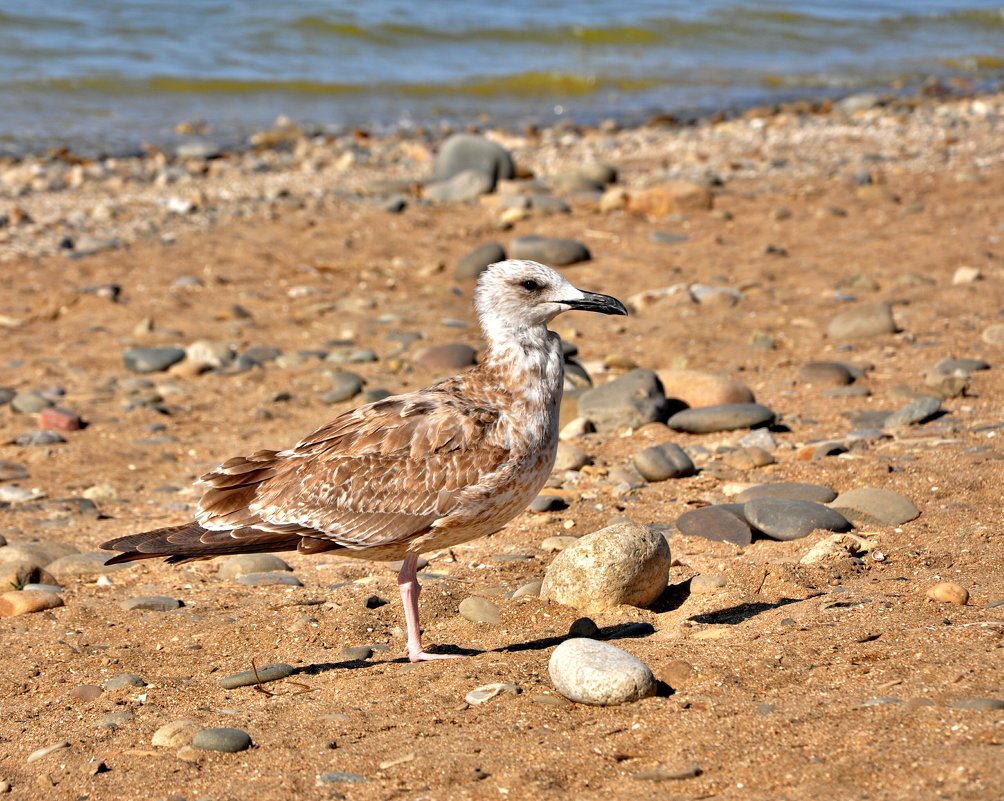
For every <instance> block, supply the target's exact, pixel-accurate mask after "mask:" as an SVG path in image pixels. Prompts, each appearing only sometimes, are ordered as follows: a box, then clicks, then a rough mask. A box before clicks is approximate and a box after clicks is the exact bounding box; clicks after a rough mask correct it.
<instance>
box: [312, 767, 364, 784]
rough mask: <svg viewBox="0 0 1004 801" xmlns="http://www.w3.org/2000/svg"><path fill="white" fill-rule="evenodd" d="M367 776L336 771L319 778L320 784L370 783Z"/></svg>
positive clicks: (323, 774)
mask: <svg viewBox="0 0 1004 801" xmlns="http://www.w3.org/2000/svg"><path fill="white" fill-rule="evenodd" d="M368 781H369V779H367V778H366V777H365V776H363V775H362V774H359V773H348V772H346V771H343V770H336V771H332V772H330V773H322V774H321V775H320V776H318V777H317V783H318V784H353V783H355V782H368Z"/></svg>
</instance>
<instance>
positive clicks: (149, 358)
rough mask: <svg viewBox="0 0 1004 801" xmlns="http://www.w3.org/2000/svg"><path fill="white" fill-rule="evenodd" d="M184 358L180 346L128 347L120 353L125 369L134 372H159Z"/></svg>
mask: <svg viewBox="0 0 1004 801" xmlns="http://www.w3.org/2000/svg"><path fill="white" fill-rule="evenodd" d="M184 358H185V351H184V350H183V349H182V348H170V347H169V348H129V349H128V350H127V351H125V352H124V353H123V354H122V362H123V363H124V364H125V367H126V369H127V370H131V371H132V372H134V373H159V372H163V371H164V370H166V369H167V368H168V367H170V366H171V365H172V364H177V363H178V362H180V361H181V360H182V359H184Z"/></svg>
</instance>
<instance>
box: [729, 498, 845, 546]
mask: <svg viewBox="0 0 1004 801" xmlns="http://www.w3.org/2000/svg"><path fill="white" fill-rule="evenodd" d="M743 515H744V516H745V517H746V520H747V522H749V524H750V525H751V526H753V527H754V528H755V529H757V530H758V531H761V532H763V533H764V534H766V535H767V536H768V537H771V538H773V539H775V540H797V539H801V538H802V537H806V536H808V535H809V534H811V533H812V532H813V531H816V530H817V529H823V530H825V531H847V530H849V529H850V528H851V524H850V523H849V522H848V521H847V519H846V518H845V517H844V516H843V515H842V514H840V513H839V512H836V511H834V510H833V509H828V508H827V507H825V506H823V505H822V504H818V503H813V502H812V501H793V500H791V499H789V498H754V499H753V500H752V501H748V502H747V503H746V505H745V506H743Z"/></svg>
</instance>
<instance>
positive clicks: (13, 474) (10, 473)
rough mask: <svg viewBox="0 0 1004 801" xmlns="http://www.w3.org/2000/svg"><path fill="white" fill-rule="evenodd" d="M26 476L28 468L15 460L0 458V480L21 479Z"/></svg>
mask: <svg viewBox="0 0 1004 801" xmlns="http://www.w3.org/2000/svg"><path fill="white" fill-rule="evenodd" d="M26 478H28V469H27V468H26V467H25V466H24V465H21V464H18V463H17V462H8V461H6V460H0V481H22V480H24V479H26Z"/></svg>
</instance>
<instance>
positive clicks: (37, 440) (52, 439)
mask: <svg viewBox="0 0 1004 801" xmlns="http://www.w3.org/2000/svg"><path fill="white" fill-rule="evenodd" d="M59 442H66V437H64V436H63V435H62V434H60V433H59V432H57V431H25V432H24V433H23V434H18V435H17V436H16V437H14V444H15V445H22V446H25V447H30V446H36V445H55V444H56V443H59Z"/></svg>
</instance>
